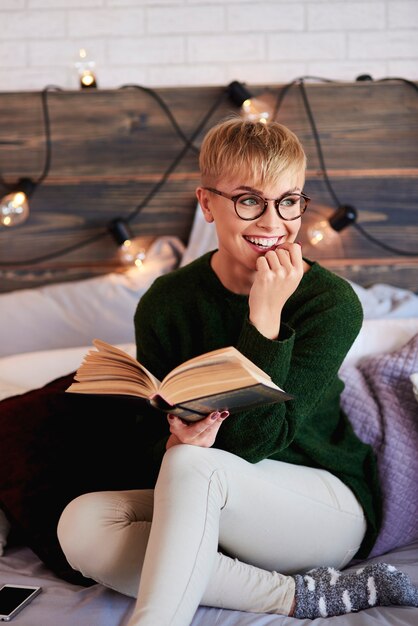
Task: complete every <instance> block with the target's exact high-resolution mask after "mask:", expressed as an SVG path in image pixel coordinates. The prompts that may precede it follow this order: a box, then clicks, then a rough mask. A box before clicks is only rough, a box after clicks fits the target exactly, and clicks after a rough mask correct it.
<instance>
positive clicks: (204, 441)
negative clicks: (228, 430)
mask: <svg viewBox="0 0 418 626" xmlns="http://www.w3.org/2000/svg"><path fill="white" fill-rule="evenodd" d="M228 415H229V411H221V412H219V411H215V412H214V413H210V415H208V416H207V417H205V418H204V419H202V420H199V421H198V422H185V421H184V420H182V419H180V418H179V417H176V415H172V414H171V413H169V414H168V416H167V419H168V423H169V424H170V433H171V434H170V437H169V438H168V441H167V444H166V450H168V449H169V448H172V447H173V446H177V445H179V444H181V443H187V444H189V445H191V446H201V447H202V448H210V447H211V446H213V444H214V443H215V439H216V435H217V434H218V430H219V429H220V427H221V426H222V423H223V421H224V420H225V419H226V418H227V417H228Z"/></svg>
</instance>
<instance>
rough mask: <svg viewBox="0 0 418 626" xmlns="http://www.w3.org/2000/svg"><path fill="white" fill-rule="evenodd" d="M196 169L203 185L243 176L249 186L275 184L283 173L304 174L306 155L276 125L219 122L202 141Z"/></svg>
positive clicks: (284, 129)
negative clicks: (249, 183) (250, 183)
mask: <svg viewBox="0 0 418 626" xmlns="http://www.w3.org/2000/svg"><path fill="white" fill-rule="evenodd" d="M199 166H200V173H201V178H202V183H203V184H204V185H209V184H211V185H213V184H216V182H217V181H218V180H219V179H221V178H225V177H228V178H231V179H232V178H234V179H235V178H238V177H240V176H241V177H242V176H244V177H245V178H246V180H248V179H250V180H251V182H252V183H257V184H261V185H263V184H265V183H275V182H277V179H278V178H279V177H280V175H281V174H283V172H285V171H286V172H289V173H290V174H295V175H298V174H300V173H303V174H304V173H305V170H306V155H305V151H304V149H303V147H302V144H301V143H300V141H299V139H298V138H297V137H296V135H295V134H294V133H293V132H292V131H291V130H289V128H287V127H286V126H283V125H282V124H279V122H269V123H268V124H264V123H262V122H250V121H248V120H244V119H242V118H241V117H233V118H228V119H226V120H223V121H221V122H219V123H218V124H216V125H215V126H213V127H212V128H211V129H210V130H209V131H208V133H207V134H206V136H205V138H204V139H203V142H202V146H201V149H200V156H199Z"/></svg>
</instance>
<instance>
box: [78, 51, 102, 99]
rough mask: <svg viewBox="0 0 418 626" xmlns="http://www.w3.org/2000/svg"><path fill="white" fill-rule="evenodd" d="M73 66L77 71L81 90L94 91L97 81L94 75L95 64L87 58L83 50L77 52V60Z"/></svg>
mask: <svg viewBox="0 0 418 626" xmlns="http://www.w3.org/2000/svg"><path fill="white" fill-rule="evenodd" d="M74 65H75V67H76V68H77V71H78V75H79V78H80V87H81V89H96V88H97V80H96V75H95V73H94V69H95V67H96V63H95V62H94V61H93V60H92V59H89V58H88V55H87V51H86V50H85V48H80V50H79V51H78V59H77V61H76V62H75V64H74Z"/></svg>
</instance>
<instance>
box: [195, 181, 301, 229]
mask: <svg viewBox="0 0 418 626" xmlns="http://www.w3.org/2000/svg"><path fill="white" fill-rule="evenodd" d="M203 189H206V191H210V192H212V193H216V194H217V195H218V196H222V197H223V198H228V200H232V202H233V203H234V209H235V213H236V214H237V215H238V217H239V218H240V219H242V220H248V221H250V220H256V219H257V218H258V217H260V216H261V215H263V213H264V212H265V211H266V210H267V207H268V203H269V202H274V208H275V209H276V211H277V214H278V216H279V217H280V218H281V219H282V220H285V221H286V222H290V221H292V220H297V219H299V218H300V217H301V215H302V214H303V213H305V211H306V208H307V206H308V204H309V201H310V198H309V197H308V196H307V195H305V194H304V193H291V194H289V195H284V196H282V197H281V198H277V199H271V198H263V197H262V196H259V195H258V194H256V193H249V192H248V191H247V192H245V193H239V194H238V195H236V196H231V195H229V194H228V193H224V192H223V191H219V190H218V189H214V188H213V187H203Z"/></svg>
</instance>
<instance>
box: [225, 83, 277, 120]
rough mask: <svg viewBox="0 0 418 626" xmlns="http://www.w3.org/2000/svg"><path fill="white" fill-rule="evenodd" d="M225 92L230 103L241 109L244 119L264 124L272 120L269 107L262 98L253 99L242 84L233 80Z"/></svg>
mask: <svg viewBox="0 0 418 626" xmlns="http://www.w3.org/2000/svg"><path fill="white" fill-rule="evenodd" d="M227 91H228V96H229V98H230V100H231V102H232V103H233V104H235V105H236V106H238V107H241V109H242V115H243V117H244V118H245V119H247V120H249V121H251V122H262V123H263V124H266V123H267V122H268V121H269V120H270V119H271V118H272V108H271V106H270V105H269V104H267V103H266V102H265V101H264V100H263V99H262V98H256V97H254V96H253V95H252V94H251V92H250V91H249V90H248V89H247V87H246V86H245V85H244V84H243V83H240V82H239V81H237V80H234V81H232V83H230V84H229V85H228V87H227Z"/></svg>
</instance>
